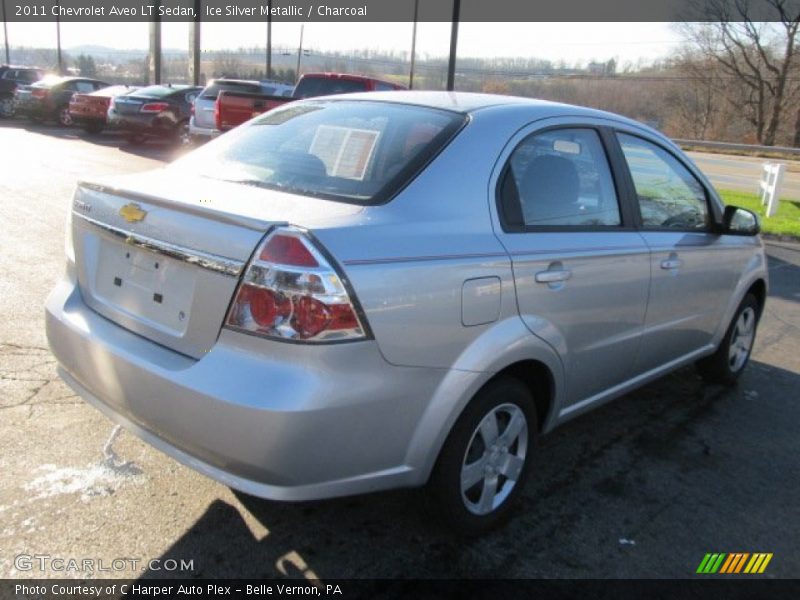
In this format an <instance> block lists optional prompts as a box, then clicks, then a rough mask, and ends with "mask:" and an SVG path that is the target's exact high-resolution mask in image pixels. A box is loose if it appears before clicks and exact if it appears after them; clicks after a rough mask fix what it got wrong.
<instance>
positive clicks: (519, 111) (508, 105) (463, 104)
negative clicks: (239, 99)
mask: <svg viewBox="0 0 800 600" xmlns="http://www.w3.org/2000/svg"><path fill="white" fill-rule="evenodd" d="M323 99H324V100H340V101H346V100H371V101H377V102H393V103H398V104H410V105H414V106H422V107H429V108H438V109H441V110H449V111H453V112H458V113H463V114H476V113H483V114H484V115H486V116H488V115H489V114H493V113H495V114H497V113H503V114H506V115H509V116H511V115H512V114H515V115H516V116H517V117H518V118H519V119H520V120H521V121H528V122H529V121H531V120H534V119H544V118H548V117H584V118H598V119H606V120H613V121H616V122H618V123H624V124H627V125H631V126H634V127H636V128H638V129H641V130H644V131H647V132H649V133H651V134H654V135H656V136H658V137H659V138H664V137H665V136H664V135H663V134H662V133H660V132H658V131H656V130H655V129H653V128H651V127H648V126H647V125H645V124H643V123H641V122H639V121H635V120H634V119H630V118H628V117H623V116H622V115H618V114H615V113H611V112H606V111H603V110H599V109H595V108H588V107H585V106H576V105H574V104H565V103H561V102H551V101H549V100H540V99H538V98H523V97H521V96H504V95H501V94H480V93H473V92H443V91H412V90H396V91H391V92H358V93H354V94H342V95H338V96H321V97H318V98H311V99H309V100H307V101H313V100H323Z"/></svg>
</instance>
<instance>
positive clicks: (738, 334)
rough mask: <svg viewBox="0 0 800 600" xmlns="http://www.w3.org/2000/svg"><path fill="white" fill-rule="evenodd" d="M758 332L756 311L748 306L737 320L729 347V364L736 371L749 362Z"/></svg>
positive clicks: (732, 370)
mask: <svg viewBox="0 0 800 600" xmlns="http://www.w3.org/2000/svg"><path fill="white" fill-rule="evenodd" d="M755 332H756V311H755V310H754V309H753V308H752V307H750V306H748V307H747V308H745V309H744V310H743V311H742V312H741V314H740V315H739V318H738V319H737V320H736V326H735V327H734V328H733V335H731V342H730V346H729V347H728V366H729V367H730V370H731V372H733V373H736V372H737V371H739V370H740V369H741V368H742V367H744V365H745V363H746V362H747V357H748V356H749V355H750V349H751V348H752V346H753V339H754V338H755Z"/></svg>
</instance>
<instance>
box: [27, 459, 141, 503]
mask: <svg viewBox="0 0 800 600" xmlns="http://www.w3.org/2000/svg"><path fill="white" fill-rule="evenodd" d="M34 473H40V474H39V475H38V476H37V477H36V478H34V479H33V480H32V481H30V482H28V483H26V484H25V485H24V486H23V488H24V489H25V491H27V492H32V493H33V494H35V496H34V498H33V499H34V500H41V499H44V498H51V497H53V496H60V495H63V494H80V498H81V501H83V502H87V501H89V500H90V499H91V498H93V497H97V496H110V495H111V494H113V493H114V492H116V491H117V490H118V489H119V487H120V486H121V485H122V484H123V483H124V482H125V481H126V480H130V479H131V478H132V476H131V475H127V474H121V473H120V472H119V471H118V470H116V469H114V468H109V466H107V465H106V464H103V463H101V464H96V463H95V464H90V465H88V466H86V467H84V468H78V467H57V466H56V465H53V464H47V465H42V466H40V467H38V468H37V469H36V470H35V471H34ZM133 477H135V476H133Z"/></svg>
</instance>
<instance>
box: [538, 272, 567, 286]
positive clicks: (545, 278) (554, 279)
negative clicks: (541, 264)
mask: <svg viewBox="0 0 800 600" xmlns="http://www.w3.org/2000/svg"><path fill="white" fill-rule="evenodd" d="M570 277H572V272H571V271H569V270H568V269H559V270H557V271H539V272H538V273H537V274H536V282H537V283H558V282H559V281H566V280H567V279H569V278H570Z"/></svg>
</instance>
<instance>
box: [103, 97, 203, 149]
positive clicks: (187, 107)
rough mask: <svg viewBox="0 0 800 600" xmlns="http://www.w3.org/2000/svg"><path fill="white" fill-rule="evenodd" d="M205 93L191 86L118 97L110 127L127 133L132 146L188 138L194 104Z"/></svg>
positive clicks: (114, 100)
mask: <svg viewBox="0 0 800 600" xmlns="http://www.w3.org/2000/svg"><path fill="white" fill-rule="evenodd" d="M202 90H203V88H201V87H193V86H188V85H151V86H149V87H146V88H142V89H140V90H138V91H137V92H134V93H132V94H127V95H125V96H117V97H116V98H114V99H113V100H112V101H111V106H110V107H109V109H108V125H109V127H112V128H115V129H119V130H122V131H124V132H125V134H126V135H127V137H128V139H129V140H130V141H131V142H135V143H138V142H143V141H145V140H146V139H150V138H168V139H171V140H175V141H183V140H184V139H185V138H188V131H189V118H190V117H191V110H192V103H193V102H194V99H195V98H196V97H197V95H198V94H199V93H200V92H201V91H202Z"/></svg>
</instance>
